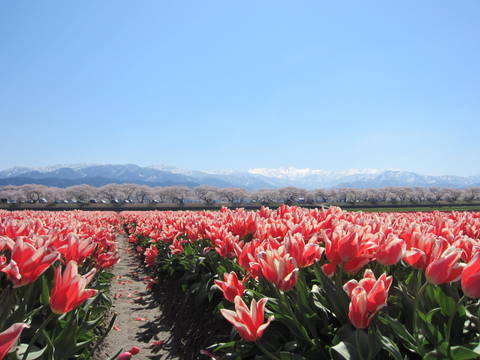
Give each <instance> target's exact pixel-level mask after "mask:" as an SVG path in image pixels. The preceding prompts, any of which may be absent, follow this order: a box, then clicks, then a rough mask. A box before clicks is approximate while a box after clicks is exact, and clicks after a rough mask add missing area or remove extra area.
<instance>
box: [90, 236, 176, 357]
mask: <svg viewBox="0 0 480 360" xmlns="http://www.w3.org/2000/svg"><path fill="white" fill-rule="evenodd" d="M119 252H120V258H121V261H120V263H119V264H117V265H115V267H114V269H113V273H114V275H115V278H114V279H113V281H112V287H111V292H112V295H113V296H114V299H115V300H114V306H113V308H112V311H113V312H114V313H116V314H117V319H116V321H115V325H114V328H113V329H112V331H111V332H110V333H109V334H108V336H107V338H106V339H105V341H104V343H103V344H102V345H101V346H100V350H99V351H97V353H96V354H95V359H97V360H107V359H109V358H110V357H111V356H112V355H114V354H115V353H116V352H117V351H118V350H119V349H120V348H123V351H127V350H129V349H130V348H131V347H132V346H138V347H139V348H140V353H139V354H138V355H136V356H134V357H132V360H133V359H134V360H147V359H155V360H160V359H161V360H164V359H178V358H177V357H175V356H174V355H172V354H173V352H172V350H171V347H170V344H169V339H170V338H171V336H170V332H169V331H168V330H169V329H168V328H166V327H165V326H162V325H161V324H160V323H159V321H158V320H159V319H161V318H162V313H161V311H160V308H159V306H158V303H157V302H156V301H155V299H154V298H153V297H152V295H151V293H150V292H149V291H147V289H146V282H145V277H146V276H147V275H146V274H145V273H144V271H143V269H142V267H140V266H139V262H138V260H137V257H136V255H135V254H134V253H133V251H132V250H131V248H130V246H129V244H128V242H127V240H126V239H125V238H124V237H120V238H119Z"/></svg>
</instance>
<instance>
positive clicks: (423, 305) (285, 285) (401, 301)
mask: <svg viewBox="0 0 480 360" xmlns="http://www.w3.org/2000/svg"><path fill="white" fill-rule="evenodd" d="M121 217H122V223H124V224H125V230H126V232H127V234H128V235H129V241H130V242H131V243H132V246H134V247H135V248H136V251H137V252H138V254H139V255H140V256H141V258H142V259H143V261H144V263H145V266H146V267H148V268H150V269H151V273H152V274H154V275H155V276H156V277H157V281H160V282H161V281H162V280H165V279H166V278H168V277H172V276H177V277H176V278H177V279H179V281H178V286H179V287H181V288H182V289H183V291H184V293H185V296H186V297H193V298H194V299H195V303H196V304H197V310H196V311H199V312H201V311H202V309H206V308H209V309H211V308H212V307H211V306H207V304H210V305H211V304H212V303H213V304H214V305H215V307H214V309H215V310H214V311H212V314H211V316H212V317H215V316H218V317H220V318H221V319H223V321H228V322H229V323H230V324H231V325H232V329H234V330H233V331H232V332H231V333H230V334H225V337H226V338H227V339H226V341H225V342H221V343H216V344H210V346H209V347H207V348H205V349H202V350H201V353H202V354H203V355H204V356H208V357H210V358H212V359H272V360H273V359H281V360H284V359H365V360H367V359H398V360H401V359H458V360H460V359H478V358H480V345H479V341H480V307H479V300H478V299H479V298H480V213H466V212H462V213H460V212H451V213H440V212H430V213H420V212H418V213H353V212H345V211H342V210H341V209H340V208H329V209H322V210H317V209H315V210H311V209H303V208H299V207H288V206H281V207H280V208H278V209H277V210H271V209H268V208H262V209H260V210H259V211H257V212H250V211H245V210H243V209H237V210H229V209H226V208H223V209H222V210H221V211H219V212H213V211H200V212H192V211H177V212H123V213H122V214H121Z"/></svg>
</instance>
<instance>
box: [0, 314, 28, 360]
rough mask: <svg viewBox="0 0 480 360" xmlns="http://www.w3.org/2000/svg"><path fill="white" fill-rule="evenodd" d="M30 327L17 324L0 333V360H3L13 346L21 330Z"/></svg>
mask: <svg viewBox="0 0 480 360" xmlns="http://www.w3.org/2000/svg"><path fill="white" fill-rule="evenodd" d="M28 327H30V326H29V325H27V324H24V323H17V324H13V325H12V326H10V327H9V328H8V329H7V330H5V331H4V332H2V333H0V360H2V359H3V358H5V356H6V355H7V354H8V352H9V351H10V349H11V348H12V347H13V346H14V345H15V343H16V342H17V340H18V338H19V337H20V334H21V333H22V331H23V329H25V328H28Z"/></svg>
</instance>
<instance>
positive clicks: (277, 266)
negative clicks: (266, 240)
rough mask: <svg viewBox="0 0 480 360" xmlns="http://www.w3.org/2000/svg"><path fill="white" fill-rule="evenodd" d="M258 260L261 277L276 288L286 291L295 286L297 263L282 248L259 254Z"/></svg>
mask: <svg viewBox="0 0 480 360" xmlns="http://www.w3.org/2000/svg"><path fill="white" fill-rule="evenodd" d="M258 259H259V260H258V263H259V264H260V268H261V270H262V275H263V277H264V278H265V279H267V280H268V281H270V282H271V283H273V284H275V286H276V287H277V288H279V289H280V290H283V291H288V290H290V289H291V288H293V287H294V286H295V284H296V283H297V279H298V267H297V263H296V262H295V259H294V258H293V257H291V256H290V255H289V254H287V253H286V252H285V249H284V247H283V246H281V247H279V248H278V249H276V250H267V251H263V252H261V253H260V254H258Z"/></svg>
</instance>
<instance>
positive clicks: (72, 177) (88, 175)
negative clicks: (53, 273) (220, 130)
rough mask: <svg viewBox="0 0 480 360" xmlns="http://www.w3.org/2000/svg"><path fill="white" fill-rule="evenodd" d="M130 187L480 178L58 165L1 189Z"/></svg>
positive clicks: (461, 182) (463, 183) (8, 181)
mask: <svg viewBox="0 0 480 360" xmlns="http://www.w3.org/2000/svg"><path fill="white" fill-rule="evenodd" d="M111 183H120V184H121V183H134V184H142V185H149V186H171V185H184V186H189V187H194V186H198V185H210V186H216V187H239V188H244V189H247V190H257V189H271V188H280V187H286V186H296V187H300V188H304V189H319V188H345V187H351V188H381V187H387V186H408V187H449V188H465V187H476V186H480V175H478V176H469V177H462V176H453V175H445V176H431V175H421V174H417V173H415V172H410V171H401V170H378V169H364V170H342V171H327V170H319V169H298V168H294V167H288V168H275V169H274V168H257V169H250V170H247V171H197V170H187V169H179V168H176V167H172V166H165V165H154V166H138V165H133V164H127V165H91V164H82V165H57V166H50V167H43V168H29V167H14V168H10V169H7V170H1V171H0V185H24V184H41V185H47V186H56V187H67V186H72V185H80V184H88V185H92V186H102V185H106V184H111Z"/></svg>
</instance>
